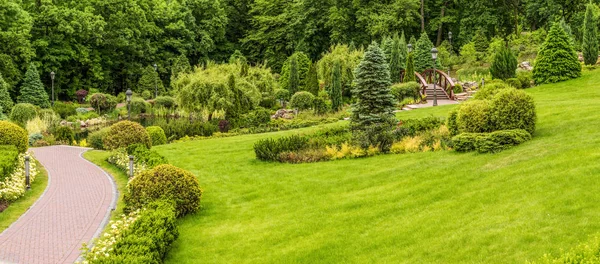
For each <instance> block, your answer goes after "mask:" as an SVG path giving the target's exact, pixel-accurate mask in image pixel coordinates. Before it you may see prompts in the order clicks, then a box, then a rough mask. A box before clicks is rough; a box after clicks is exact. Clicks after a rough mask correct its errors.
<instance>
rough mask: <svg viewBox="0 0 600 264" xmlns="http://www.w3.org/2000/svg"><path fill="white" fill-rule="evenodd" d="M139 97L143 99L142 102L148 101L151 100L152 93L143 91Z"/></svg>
mask: <svg viewBox="0 0 600 264" xmlns="http://www.w3.org/2000/svg"><path fill="white" fill-rule="evenodd" d="M141 96H142V98H144V100H150V99H152V96H153V95H152V93H151V92H150V91H148V90H145V91H143V92H142V95H141Z"/></svg>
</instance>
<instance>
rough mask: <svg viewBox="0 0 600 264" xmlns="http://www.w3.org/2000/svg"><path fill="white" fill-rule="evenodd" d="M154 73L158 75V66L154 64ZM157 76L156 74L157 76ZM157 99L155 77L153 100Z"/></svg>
mask: <svg viewBox="0 0 600 264" xmlns="http://www.w3.org/2000/svg"><path fill="white" fill-rule="evenodd" d="M154 71H155V72H157V73H158V65H156V63H154ZM157 75H158V74H157ZM156 97H158V84H157V83H156V77H155V78H154V98H155V99H156Z"/></svg>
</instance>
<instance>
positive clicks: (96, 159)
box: [83, 150, 129, 220]
mask: <svg viewBox="0 0 600 264" xmlns="http://www.w3.org/2000/svg"><path fill="white" fill-rule="evenodd" d="M109 156H110V152H106V151H98V150H91V151H87V152H85V153H83V157H84V158H85V159H87V160H89V161H91V162H92V163H95V164H96V165H98V166H100V167H102V168H103V169H104V170H105V171H106V172H108V173H109V174H110V175H111V176H112V178H113V179H114V180H115V183H116V185H117V190H119V199H118V200H117V208H116V209H115V210H114V211H113V212H111V214H110V220H116V219H118V218H119V216H120V215H121V214H122V213H123V207H125V203H124V202H123V195H124V193H125V191H127V188H126V187H127V181H128V180H129V178H128V177H127V174H125V172H123V171H122V170H120V169H119V168H117V167H116V166H114V165H112V164H110V163H108V161H106V159H108V157H109Z"/></svg>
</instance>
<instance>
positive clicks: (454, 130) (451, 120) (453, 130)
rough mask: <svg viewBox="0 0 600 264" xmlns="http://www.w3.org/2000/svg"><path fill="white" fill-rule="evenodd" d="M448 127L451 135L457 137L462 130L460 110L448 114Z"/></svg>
mask: <svg viewBox="0 0 600 264" xmlns="http://www.w3.org/2000/svg"><path fill="white" fill-rule="evenodd" d="M446 126H447V127H448V131H450V135H452V136H456V135H458V134H459V133H460V129H459V128H458V109H453V110H452V111H450V113H448V119H446Z"/></svg>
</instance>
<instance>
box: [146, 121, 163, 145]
mask: <svg viewBox="0 0 600 264" xmlns="http://www.w3.org/2000/svg"><path fill="white" fill-rule="evenodd" d="M146 131H147V132H148V135H150V140H151V141H152V146H158V145H163V144H167V136H166V135H165V131H164V130H163V129H162V128H161V127H159V126H151V127H147V128H146Z"/></svg>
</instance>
